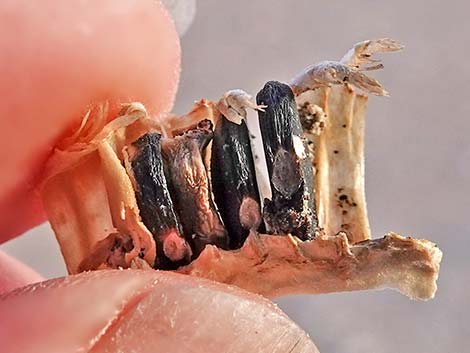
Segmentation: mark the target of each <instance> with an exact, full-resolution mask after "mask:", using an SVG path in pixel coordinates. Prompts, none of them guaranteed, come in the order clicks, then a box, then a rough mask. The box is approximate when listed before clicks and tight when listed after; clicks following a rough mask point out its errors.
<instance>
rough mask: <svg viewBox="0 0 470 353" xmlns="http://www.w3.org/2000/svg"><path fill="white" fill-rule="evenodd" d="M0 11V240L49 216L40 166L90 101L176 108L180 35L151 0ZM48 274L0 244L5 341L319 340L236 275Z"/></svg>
mask: <svg viewBox="0 0 470 353" xmlns="http://www.w3.org/2000/svg"><path fill="white" fill-rule="evenodd" d="M0 14H2V16H1V17H2V21H0V33H2V34H3V35H0V53H1V54H0V71H1V76H2V79H1V80H0V96H1V97H2V104H0V131H1V132H2V134H3V135H2V139H1V142H0V147H1V148H0V160H1V161H2V173H0V243H1V242H4V241H6V240H8V239H11V238H14V237H16V236H18V235H20V234H21V233H23V232H24V231H26V230H28V229H29V228H31V227H33V226H35V225H37V224H39V223H41V222H43V221H44V220H45V216H44V212H43V210H42V208H41V203H40V200H39V198H38V196H37V192H36V190H35V187H36V185H37V182H38V180H39V177H40V175H41V166H42V165H43V163H44V161H45V160H46V158H47V156H48V155H49V154H50V152H51V151H52V149H53V146H54V144H55V143H56V142H57V141H58V140H59V139H60V137H61V136H64V135H66V134H67V132H68V131H69V130H70V129H71V128H73V127H74V126H76V125H77V124H78V122H79V121H80V117H81V116H82V115H83V113H84V111H85V110H86V108H87V106H88V105H90V104H92V103H94V102H99V101H104V100H107V101H109V102H110V104H111V107H112V109H114V111H115V110H116V109H118V107H119V103H122V102H129V101H134V100H135V101H140V102H142V103H144V104H145V105H146V107H147V109H148V110H149V111H150V112H151V113H152V114H153V115H157V114H159V113H161V112H165V111H168V110H170V109H171V107H172V104H173V99H174V95H175V92H176V87H177V83H178V78H179V69H180V47H179V41H178V36H177V34H176V31H175V29H174V26H173V23H172V21H171V19H170V18H169V16H168V15H167V13H166V11H165V10H164V9H163V7H162V6H161V5H160V4H159V3H158V2H157V1H155V0H139V1H129V0H100V1H95V0H82V1H79V0H68V1H61V0H41V1H27V0H3V1H2V2H1V3H0ZM3 15H4V16H3ZM42 280H43V278H42V277H41V276H40V275H39V274H38V273H36V272H35V271H34V270H32V269H30V268H28V267H27V266H25V265H24V264H22V263H20V262H18V261H17V260H15V259H13V258H11V257H10V256H8V255H6V254H3V253H1V252H0V342H1V344H0V345H1V347H2V348H1V350H2V352H77V351H84V352H106V351H108V352H113V351H116V350H117V349H118V348H119V349H120V350H121V351H130V350H131V349H132V350H133V351H136V352H147V351H148V352H150V351H151V352H168V351H174V349H175V348H178V349H179V348H181V349H182V350H180V351H184V349H185V348H188V349H189V348H192V350H191V352H194V348H195V347H197V348H198V349H200V351H201V352H212V351H214V352H219V351H223V350H224V349H225V348H227V347H231V351H233V352H238V351H250V350H251V351H257V352H264V351H266V352H276V351H279V352H285V351H290V349H291V348H292V347H293V346H294V345H295V344H297V345H296V346H295V349H296V350H294V351H296V352H315V351H316V348H315V347H314V346H313V343H311V341H310V340H309V339H308V338H307V337H306V336H305V334H304V333H303V331H301V330H300V329H299V328H298V327H297V326H296V325H295V324H294V323H293V322H292V321H290V320H289V319H288V318H287V317H286V316H285V315H284V314H283V313H282V312H280V310H278V309H277V308H276V307H274V305H272V303H271V302H269V301H268V300H266V299H264V298H261V297H259V296H255V295H252V294H249V293H246V292H243V291H241V290H239V289H236V288H231V287H229V286H224V285H220V284H215V283H210V282H207V281H203V280H198V279H195V278H190V277H186V276H182V275H175V274H172V273H164V272H157V271H131V270H126V271H99V272H89V273H84V274H81V275H77V276H70V277H63V278H58V279H54V280H51V281H47V282H40V281H42ZM37 282H40V283H37ZM29 283H36V284H34V285H31V286H29V287H25V288H22V289H17V290H14V288H19V287H22V286H24V285H27V284H29ZM1 293H2V294H1ZM175 305H176V306H175ZM240 308H245V309H247V310H240ZM188 317H189V318H191V317H192V319H190V320H189V321H188V320H186V319H187V318H188ZM235 317H236V318H235ZM237 318H238V319H237ZM199 319H200V320H199ZM247 322H252V323H253V324H250V325H246V323H247ZM213 323H217V325H214V324H213ZM175 330H176V331H177V333H175V332H176V331H175ZM286 332H287V333H289V334H288V335H285V337H287V339H282V340H279V337H284V336H283V334H285V333H286ZM237 334H241V335H242V336H237ZM254 335H255V336H254ZM240 337H244V339H243V340H240ZM291 338H292V339H293V340H294V341H292V342H288V340H289V339H291ZM299 339H300V341H298V340H299ZM253 342H254V343H253ZM299 342H300V343H299ZM184 344H189V345H190V346H184ZM248 344H250V345H251V346H247V345H248ZM253 344H259V347H257V348H254V349H250V348H253V347H254V346H253ZM182 345H183V348H182Z"/></svg>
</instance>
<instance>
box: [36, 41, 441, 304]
mask: <svg viewBox="0 0 470 353" xmlns="http://www.w3.org/2000/svg"><path fill="white" fill-rule="evenodd" d="M399 49H401V45H400V44H399V43H398V42H396V41H393V40H389V39H379V40H375V41H365V42H361V43H358V44H357V45H355V46H354V48H352V49H351V50H350V51H349V52H348V53H347V54H346V55H345V56H344V57H343V59H341V60H340V61H325V62H321V63H319V64H317V65H314V66H311V67H309V68H307V69H306V70H305V71H303V72H302V73H300V74H299V75H297V76H296V77H295V78H294V79H293V80H292V81H291V82H290V83H288V84H283V83H279V82H275V81H270V82H268V83H267V84H266V86H265V87H264V88H263V89H262V90H261V91H260V92H259V93H258V96H257V102H256V103H255V102H253V101H252V99H251V96H250V95H248V94H247V93H245V92H244V91H242V90H233V91H229V92H227V93H226V94H225V95H224V96H223V97H222V98H221V99H220V101H219V102H217V103H214V102H210V101H207V100H201V101H199V102H197V103H196V105H195V107H194V109H193V110H192V111H191V112H190V113H188V114H187V115H185V116H181V117H178V116H174V115H167V116H162V117H159V119H153V118H151V117H149V116H148V114H147V112H146V111H145V108H144V107H143V106H142V105H140V104H138V103H132V104H129V105H127V106H125V107H124V108H123V110H122V112H121V113H120V115H119V116H118V117H111V118H112V119H110V117H108V114H107V110H106V106H105V105H102V106H99V107H98V108H97V109H94V110H92V111H90V112H89V114H87V115H86V116H85V118H84V119H83V122H82V125H81V126H80V128H79V129H78V130H77V132H76V133H75V134H74V135H73V136H71V137H69V138H67V139H65V140H64V141H62V143H61V144H60V145H59V146H58V147H57V149H56V151H55V153H54V154H53V156H52V157H51V159H50V160H49V162H48V165H47V166H46V172H45V176H44V181H43V184H42V195H43V201H44V205H45V208H46V210H47V213H48V216H49V220H50V222H51V225H52V227H53V229H54V231H55V233H56V236H57V239H58V241H59V243H60V246H61V249H62V252H63V255H64V258H65V261H66V264H67V268H68V270H69V272H70V273H77V272H80V271H83V270H92V269H99V268H147V269H150V268H156V269H170V270H174V271H177V272H179V273H184V274H187V275H193V276H200V277H205V278H209V279H212V280H216V281H219V282H224V283H228V284H234V285H237V286H239V287H242V288H245V289H248V290H250V291H253V292H256V293H261V294H263V295H265V296H268V297H275V296H279V295H287V294H292V293H328V292H334V291H351V290H364V289H376V288H385V287H390V288H395V289H398V290H399V291H401V292H402V293H403V294H405V295H407V296H409V297H411V298H419V299H429V298H432V297H433V296H434V293H435V290H436V280H437V276H438V272H439V264H440V260H441V256H442V253H441V252H440V250H439V249H438V248H437V247H436V246H435V244H433V243H431V242H429V241H426V240H417V239H412V238H404V237H401V236H399V235H397V234H394V233H392V234H389V235H386V236H385V237H383V238H380V239H374V240H371V239H370V233H371V232H370V227H369V222H368V219H367V211H366V203H365V192H364V119H365V111H366V104H367V95H366V94H374V95H386V94H387V92H386V91H385V89H384V88H383V87H382V85H381V84H380V83H379V82H377V81H376V80H374V79H373V78H371V77H369V76H367V75H366V74H365V73H364V72H365V71H370V70H375V69H379V68H381V67H382V65H381V64H380V63H379V62H378V61H376V60H375V59H373V58H372V55H373V54H374V53H376V52H387V51H395V50H399ZM356 89H359V90H362V91H363V93H358V92H356ZM247 109H254V110H257V111H258V115H259V117H258V120H257V121H255V122H254V121H253V120H251V121H250V119H251V118H250V116H249V115H248V114H247ZM253 124H255V125H256V124H258V127H259V133H258V135H257V136H258V137H257V138H259V139H261V144H259V146H262V148H261V149H259V148H258V149H257V148H256V147H255V144H254V143H253V136H254V135H255V132H254V131H252V130H251V128H250V126H253ZM214 126H215V128H214ZM261 157H262V158H261Z"/></svg>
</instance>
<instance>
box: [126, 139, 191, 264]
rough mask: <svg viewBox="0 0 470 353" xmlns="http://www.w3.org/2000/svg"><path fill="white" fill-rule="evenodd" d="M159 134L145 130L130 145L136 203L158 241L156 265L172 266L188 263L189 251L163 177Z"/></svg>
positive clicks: (129, 151) (145, 222) (144, 220)
mask: <svg viewBox="0 0 470 353" xmlns="http://www.w3.org/2000/svg"><path fill="white" fill-rule="evenodd" d="M160 140H161V136H160V134H158V133H148V134H145V135H143V136H142V137H140V138H139V139H138V140H137V141H135V142H134V143H132V146H130V147H129V149H128V153H129V158H130V162H131V167H132V174H133V175H132V177H133V178H134V185H135V188H136V190H135V192H136V198H137V204H138V206H139V210H140V216H141V217H142V221H143V222H144V224H145V226H146V227H147V228H148V230H149V231H150V232H151V233H152V234H153V236H154V239H155V242H156V244H157V260H156V262H155V267H156V268H159V269H175V268H178V267H179V266H181V265H184V264H187V263H189V261H190V259H191V255H192V251H191V248H190V246H189V244H188V243H187V242H186V241H185V240H184V238H183V236H182V228H181V225H180V223H179V221H178V218H177V215H176V214H175V211H174V207H173V201H172V199H171V197H170V193H169V190H168V185H167V182H166V179H165V174H164V169H163V161H162V155H161V149H160Z"/></svg>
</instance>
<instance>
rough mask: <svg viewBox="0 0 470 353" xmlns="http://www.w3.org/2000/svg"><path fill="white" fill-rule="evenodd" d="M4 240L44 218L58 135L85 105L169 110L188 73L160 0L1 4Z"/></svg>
mask: <svg viewBox="0 0 470 353" xmlns="http://www.w3.org/2000/svg"><path fill="white" fill-rule="evenodd" d="M0 18H1V21H0V33H2V35H0V74H1V77H2V79H1V80H0V95H1V97H2V104H1V105H0V133H1V134H2V135H1V138H0V161H1V163H2V164H1V173H0V241H5V240H7V239H9V238H11V237H13V236H15V235H18V234H20V233H22V232H24V231H25V230H27V229H29V228H31V227H32V226H34V225H36V224H39V223H40V222H42V221H43V220H44V215H43V212H42V210H41V207H40V202H39V198H38V196H37V195H36V194H35V193H34V189H35V186H36V184H37V180H38V178H39V177H40V175H41V167H42V166H43V164H44V161H45V160H46V159H47V157H48V155H49V154H50V153H51V151H52V150H53V147H54V145H55V143H56V142H57V140H58V139H59V138H60V137H61V136H65V135H67V131H68V130H70V129H71V128H73V127H75V126H77V124H78V123H79V121H80V118H81V117H82V116H83V114H84V112H85V111H86V109H87V108H88V107H89V106H90V105H92V104H94V103H97V102H102V101H108V102H110V104H111V106H112V107H114V108H117V107H118V105H119V104H120V103H123V102H129V101H140V102H142V103H144V104H145V106H146V107H147V109H148V110H149V111H150V113H151V114H153V115H155V114H159V113H161V112H164V111H169V110H170V109H171V107H172V105H173V100H174V96H175V93H176V88H177V84H178V79H179V70H180V46H179V39H178V35H177V33H176V30H175V28H174V25H173V22H172V19H171V18H170V17H169V15H168V14H167V12H166V10H165V9H164V8H163V5H161V4H160V3H159V2H158V1H154V0H139V1H135V0H134V1H128V0H100V1H93V0H70V1H61V0H42V1H27V0H5V1H2V2H1V3H0Z"/></svg>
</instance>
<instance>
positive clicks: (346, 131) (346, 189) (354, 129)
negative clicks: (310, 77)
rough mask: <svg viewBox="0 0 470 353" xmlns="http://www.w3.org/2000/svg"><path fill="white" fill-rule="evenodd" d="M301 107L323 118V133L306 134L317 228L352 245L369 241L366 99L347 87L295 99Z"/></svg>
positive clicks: (307, 94)
mask: <svg viewBox="0 0 470 353" xmlns="http://www.w3.org/2000/svg"><path fill="white" fill-rule="evenodd" d="M306 103H307V104H310V105H311V106H314V107H319V108H321V111H323V112H324V113H325V114H326V119H325V120H326V121H325V122H324V127H323V128H322V131H321V132H320V133H318V134H313V133H312V134H308V135H307V136H308V138H310V139H312V140H313V142H314V146H315V150H314V151H313V154H314V166H315V171H316V173H315V174H316V175H315V193H316V194H315V200H316V205H317V216H318V224H319V226H320V227H321V228H323V229H324V231H325V233H326V234H328V235H332V234H336V233H338V232H345V233H346V234H347V236H348V238H349V241H350V242H351V243H356V242H360V241H363V240H367V239H370V227H369V219H368V218H367V207H366V199H365V188H364V128H365V112H366V107H367V96H365V95H361V94H357V93H356V92H355V91H354V90H353V89H352V88H351V87H350V86H349V85H344V86H333V87H328V88H319V89H317V90H315V91H307V92H305V93H303V94H301V95H300V96H299V97H298V98H297V104H298V106H299V107H301V106H304V105H305V104H306ZM300 111H301V112H302V110H300ZM301 119H305V117H303V116H302V113H301Z"/></svg>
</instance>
